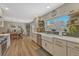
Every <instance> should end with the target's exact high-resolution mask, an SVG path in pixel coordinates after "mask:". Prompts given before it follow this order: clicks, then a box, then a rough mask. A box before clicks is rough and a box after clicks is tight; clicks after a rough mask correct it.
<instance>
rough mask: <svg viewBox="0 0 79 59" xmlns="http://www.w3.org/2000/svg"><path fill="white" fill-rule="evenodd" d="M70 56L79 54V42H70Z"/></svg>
mask: <svg viewBox="0 0 79 59" xmlns="http://www.w3.org/2000/svg"><path fill="white" fill-rule="evenodd" d="M67 44H68V45H67V46H68V51H67V52H68V56H79V43H72V42H68V43H67Z"/></svg>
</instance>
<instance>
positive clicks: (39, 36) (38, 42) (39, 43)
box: [37, 34, 42, 47]
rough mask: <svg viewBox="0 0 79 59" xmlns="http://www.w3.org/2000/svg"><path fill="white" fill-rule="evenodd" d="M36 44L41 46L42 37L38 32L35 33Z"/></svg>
mask: <svg viewBox="0 0 79 59" xmlns="http://www.w3.org/2000/svg"><path fill="white" fill-rule="evenodd" d="M37 44H38V45H39V46H40V47H42V38H41V35H40V34H37Z"/></svg>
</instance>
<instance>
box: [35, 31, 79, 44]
mask: <svg viewBox="0 0 79 59" xmlns="http://www.w3.org/2000/svg"><path fill="white" fill-rule="evenodd" d="M34 33H35V34H41V35H42V36H47V37H50V38H52V39H53V38H54V37H55V38H58V39H61V40H66V41H71V42H75V43H79V38H78V37H77V38H75V37H69V36H60V35H55V34H47V33H39V32H34Z"/></svg>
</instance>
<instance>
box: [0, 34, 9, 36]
mask: <svg viewBox="0 0 79 59" xmlns="http://www.w3.org/2000/svg"><path fill="white" fill-rule="evenodd" d="M7 35H10V34H0V36H7Z"/></svg>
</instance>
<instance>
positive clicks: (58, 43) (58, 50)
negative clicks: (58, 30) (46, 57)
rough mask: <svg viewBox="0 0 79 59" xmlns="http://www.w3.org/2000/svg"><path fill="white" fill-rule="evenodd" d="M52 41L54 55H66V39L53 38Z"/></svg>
mask: <svg viewBox="0 0 79 59" xmlns="http://www.w3.org/2000/svg"><path fill="white" fill-rule="evenodd" d="M54 43H55V44H54V55H55V56H66V41H63V40H59V39H55V42H54Z"/></svg>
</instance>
